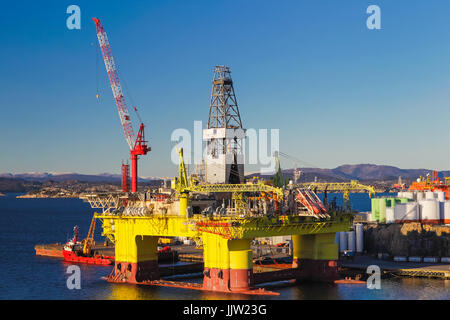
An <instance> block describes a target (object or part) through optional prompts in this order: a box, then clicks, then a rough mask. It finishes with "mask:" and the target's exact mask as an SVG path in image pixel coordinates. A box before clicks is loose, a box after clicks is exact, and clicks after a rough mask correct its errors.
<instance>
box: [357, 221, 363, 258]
mask: <svg viewBox="0 0 450 320" xmlns="http://www.w3.org/2000/svg"><path fill="white" fill-rule="evenodd" d="M355 233H356V252H358V253H362V252H363V250H364V227H363V225H362V223H357V224H355Z"/></svg>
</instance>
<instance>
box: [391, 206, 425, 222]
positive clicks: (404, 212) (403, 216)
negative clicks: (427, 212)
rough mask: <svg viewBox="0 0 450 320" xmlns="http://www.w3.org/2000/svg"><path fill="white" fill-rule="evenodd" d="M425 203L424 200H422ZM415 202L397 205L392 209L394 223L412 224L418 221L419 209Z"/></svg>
mask: <svg viewBox="0 0 450 320" xmlns="http://www.w3.org/2000/svg"><path fill="white" fill-rule="evenodd" d="M422 201H426V200H422ZM418 207H419V206H418V204H417V202H407V203H398V204H397V205H396V206H395V207H394V218H395V222H396V223H403V222H413V221H417V220H419V208H418Z"/></svg>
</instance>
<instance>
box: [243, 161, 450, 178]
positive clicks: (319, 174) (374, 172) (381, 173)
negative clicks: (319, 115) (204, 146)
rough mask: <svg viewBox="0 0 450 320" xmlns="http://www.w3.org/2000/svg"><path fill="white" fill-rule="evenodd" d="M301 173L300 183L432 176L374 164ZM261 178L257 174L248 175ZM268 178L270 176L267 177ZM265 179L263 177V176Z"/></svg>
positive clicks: (288, 175) (427, 171)
mask: <svg viewBox="0 0 450 320" xmlns="http://www.w3.org/2000/svg"><path fill="white" fill-rule="evenodd" d="M298 170H300V171H301V172H302V175H301V178H300V181H313V180H314V179H315V178H317V180H318V181H335V182H340V181H348V180H360V181H371V180H372V181H374V180H396V179H398V177H402V179H403V180H415V179H417V178H418V177H419V176H426V175H427V174H430V175H431V174H432V172H433V170H430V169H400V168H398V167H394V166H386V165H376V164H355V165H349V164H346V165H342V166H339V167H336V168H334V169H320V168H298ZM282 171H283V176H284V177H285V178H288V179H292V178H293V172H294V170H293V169H284V170H282ZM449 174H450V170H447V171H440V172H439V176H440V177H442V176H448V175H449ZM248 176H249V177H252V176H261V175H259V174H258V173H253V174H250V175H248ZM269 176H270V175H269ZM263 177H265V176H263Z"/></svg>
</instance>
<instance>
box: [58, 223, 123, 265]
mask: <svg viewBox="0 0 450 320" xmlns="http://www.w3.org/2000/svg"><path fill="white" fill-rule="evenodd" d="M94 230H95V217H93V218H92V222H91V226H90V227H89V232H88V236H87V238H86V239H84V240H83V241H82V242H81V241H78V226H75V227H74V228H73V238H72V240H70V241H68V242H67V243H66V244H65V246H64V248H63V250H62V252H63V256H64V260H65V261H68V262H78V263H88V264H96V265H111V264H113V263H114V257H110V256H103V255H98V254H97V255H94V254H93V252H92V250H91V248H92V246H93V244H94Z"/></svg>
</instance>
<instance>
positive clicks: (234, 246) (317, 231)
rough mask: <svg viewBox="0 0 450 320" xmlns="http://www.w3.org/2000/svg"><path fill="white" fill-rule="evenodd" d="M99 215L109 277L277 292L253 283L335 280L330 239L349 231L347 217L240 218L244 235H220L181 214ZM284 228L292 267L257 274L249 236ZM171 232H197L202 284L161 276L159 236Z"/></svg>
mask: <svg viewBox="0 0 450 320" xmlns="http://www.w3.org/2000/svg"><path fill="white" fill-rule="evenodd" d="M183 207H184V205H183V204H180V212H183V211H182V210H181V209H183ZM101 218H102V221H103V228H104V232H105V230H114V238H115V251H116V264H115V267H114V270H113V273H112V274H111V275H110V276H109V277H108V281H110V282H128V283H136V284H148V285H157V286H170V287H181V288H187V289H195V290H204V291H216V292H228V293H243V294H265V295H267V294H272V295H273V294H277V293H275V292H270V291H265V290H263V289H260V288H255V284H259V283H264V282H269V281H278V280H288V279H298V280H311V281H330V282H332V281H334V280H335V279H337V278H338V273H337V263H336V261H337V258H338V248H337V245H336V244H335V243H334V239H335V232H336V231H342V230H348V228H349V227H350V222H349V221H350V220H341V221H334V222H333V221H329V222H325V223H320V222H317V223H311V222H309V223H306V224H298V223H292V222H290V221H288V220H286V221H284V220H283V221H284V223H282V224H277V225H274V226H271V225H270V224H269V225H268V226H266V225H265V224H263V223H259V224H258V223H255V222H252V223H251V224H248V225H246V224H245V223H243V222H240V224H239V226H238V227H237V228H240V230H241V231H240V232H238V233H237V234H242V235H243V237H242V238H239V237H238V238H236V237H235V238H232V239H230V238H227V237H225V236H224V235H222V234H214V233H210V232H205V231H198V230H196V229H195V228H191V227H189V224H188V223H187V222H188V221H190V220H189V219H188V218H187V217H186V216H185V215H178V216H153V217H129V216H128V217H126V216H122V217H119V216H115V217H112V216H109V217H107V216H102V217H101ZM193 219H194V220H195V218H193ZM191 220H192V218H191ZM194 222H195V221H194ZM230 223H231V222H230ZM232 224H233V223H232ZM234 224H236V223H234ZM236 225H237V224H236ZM309 225H311V226H309ZM113 226H114V228H113ZM291 232H292V233H291ZM296 232H297V234H295V233H296ZM289 233H290V234H294V235H293V236H292V240H293V241H292V242H293V248H292V250H293V258H294V260H293V264H292V266H290V267H289V268H284V270H279V271H276V272H262V273H261V272H258V270H257V271H256V273H255V271H254V268H253V262H252V261H253V256H252V251H251V247H250V245H251V240H252V239H254V238H255V237H261V236H265V235H266V236H275V235H282V234H289ZM173 236H186V237H191V238H194V237H201V239H202V241H203V250H204V254H203V256H204V275H203V284H201V285H200V284H191V283H182V282H173V281H164V280H161V279H160V274H159V270H158V262H157V261H158V255H157V244H158V238H159V237H173Z"/></svg>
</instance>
